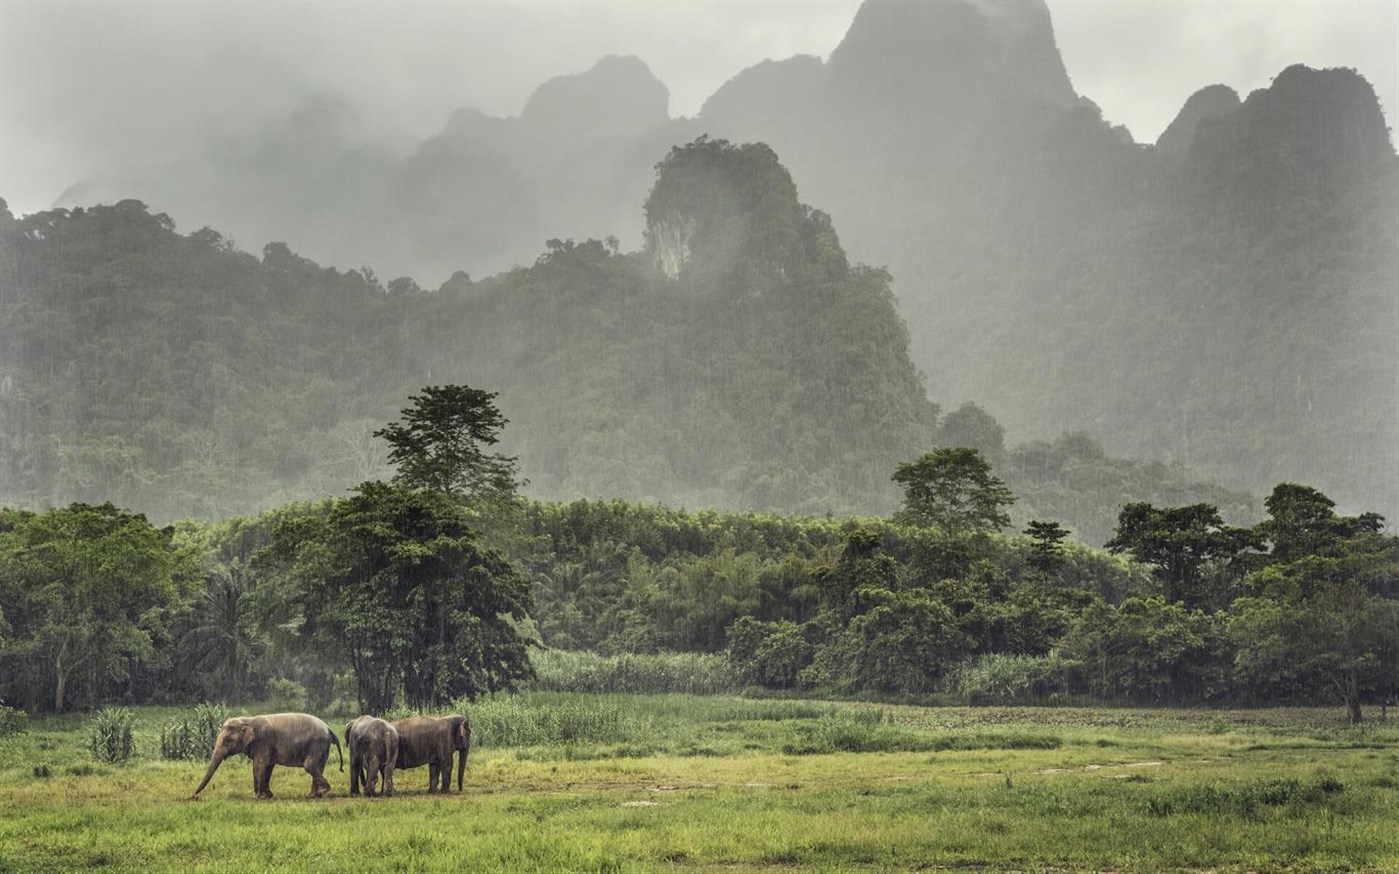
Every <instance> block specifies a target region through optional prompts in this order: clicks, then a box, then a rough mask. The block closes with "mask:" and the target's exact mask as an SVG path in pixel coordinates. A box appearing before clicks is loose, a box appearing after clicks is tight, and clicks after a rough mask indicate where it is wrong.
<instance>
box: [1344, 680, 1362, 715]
mask: <svg viewBox="0 0 1399 874" xmlns="http://www.w3.org/2000/svg"><path fill="white" fill-rule="evenodd" d="M1345 694H1346V717H1347V718H1348V719H1349V720H1350V724H1351V725H1359V724H1360V723H1361V720H1363V719H1364V715H1363V714H1362V713H1361V712H1360V678H1359V677H1358V676H1356V672H1355V670H1354V669H1352V670H1349V671H1346V693H1345Z"/></svg>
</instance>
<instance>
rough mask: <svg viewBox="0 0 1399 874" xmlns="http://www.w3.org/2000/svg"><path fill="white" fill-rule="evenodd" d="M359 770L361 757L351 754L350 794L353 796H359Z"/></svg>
mask: <svg viewBox="0 0 1399 874" xmlns="http://www.w3.org/2000/svg"><path fill="white" fill-rule="evenodd" d="M359 769H360V761H359V756H357V755H355V754H354V753H350V794H351V795H358V794H359Z"/></svg>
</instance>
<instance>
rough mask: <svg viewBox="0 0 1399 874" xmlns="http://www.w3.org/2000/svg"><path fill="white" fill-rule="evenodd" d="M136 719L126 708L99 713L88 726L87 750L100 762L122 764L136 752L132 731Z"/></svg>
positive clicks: (108, 709)
mask: <svg viewBox="0 0 1399 874" xmlns="http://www.w3.org/2000/svg"><path fill="white" fill-rule="evenodd" d="M135 724H136V717H135V715H134V714H133V713H132V712H131V710H129V709H128V708H126V707H107V708H104V709H102V710H99V711H97V715H96V716H94V717H93V718H92V720H91V721H90V722H89V723H88V726H87V748H88V752H90V753H91V754H92V757H93V758H94V759H96V760H97V761H99V762H109V763H111V764H120V763H122V762H125V761H127V760H128V759H130V758H131V756H132V755H133V754H134V753H135V752H136V741H135V738H134V737H133V735H132V729H133V728H134V726H135Z"/></svg>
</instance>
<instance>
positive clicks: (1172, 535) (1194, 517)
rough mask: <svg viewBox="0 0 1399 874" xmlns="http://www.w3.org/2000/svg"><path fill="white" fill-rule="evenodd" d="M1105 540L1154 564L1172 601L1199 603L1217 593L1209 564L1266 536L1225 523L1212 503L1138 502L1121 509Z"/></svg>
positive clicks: (1257, 545) (1110, 546)
mask: <svg viewBox="0 0 1399 874" xmlns="http://www.w3.org/2000/svg"><path fill="white" fill-rule="evenodd" d="M1105 545H1106V547H1107V550H1108V551H1109V552H1117V553H1122V552H1126V553H1129V554H1130V555H1131V556H1132V558H1134V559H1135V560H1137V561H1139V562H1143V563H1145V564H1151V565H1155V566H1156V568H1157V578H1158V580H1159V581H1160V582H1161V584H1162V589H1163V593H1164V594H1165V596H1166V599H1167V600H1168V601H1172V602H1177V601H1179V602H1182V603H1184V604H1185V605H1186V606H1188V607H1199V606H1204V605H1205V604H1206V603H1207V602H1209V601H1210V600H1211V594H1212V593H1209V592H1206V591H1204V586H1203V585H1202V584H1203V581H1204V579H1205V577H1204V569H1205V567H1206V565H1207V564H1209V563H1211V562H1225V563H1227V562H1229V561H1230V560H1232V559H1233V558H1235V557H1236V556H1238V555H1239V553H1241V552H1243V551H1244V550H1246V549H1260V548H1262V540H1261V538H1260V537H1259V536H1258V535H1257V534H1256V533H1255V532H1253V531H1251V530H1249V529H1247V528H1235V527H1231V526H1228V525H1225V524H1224V520H1223V519H1221V518H1220V516H1219V510H1218V509H1216V508H1215V507H1213V506H1211V505H1209V504H1191V505H1189V506H1186V507H1166V508H1164V509H1157V508H1156V507H1153V506H1152V505H1150V504H1147V503H1135V504H1127V505H1126V506H1124V507H1123V508H1122V512H1121V513H1119V514H1118V517H1117V532H1116V533H1115V534H1114V535H1113V538H1112V539H1111V540H1109V541H1108V542H1107V543H1106V544H1105ZM1225 603H1226V604H1227V599H1226V600H1225Z"/></svg>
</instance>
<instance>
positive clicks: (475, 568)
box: [0, 450, 1399, 719]
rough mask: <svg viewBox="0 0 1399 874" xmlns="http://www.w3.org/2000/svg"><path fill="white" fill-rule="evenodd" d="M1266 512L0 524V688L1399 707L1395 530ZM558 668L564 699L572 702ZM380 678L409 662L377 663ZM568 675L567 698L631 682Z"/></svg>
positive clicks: (349, 514)
mask: <svg viewBox="0 0 1399 874" xmlns="http://www.w3.org/2000/svg"><path fill="white" fill-rule="evenodd" d="M939 452H946V451H941V450H940V451H939ZM970 454H971V455H972V456H975V453H970ZM1267 506H1268V516H1267V518H1266V519H1265V520H1264V521H1263V522H1262V523H1260V524H1259V525H1257V526H1255V527H1252V528H1236V527H1232V526H1228V525H1225V524H1223V522H1222V521H1221V520H1220V518H1219V516H1218V514H1217V512H1215V511H1214V509H1213V508H1212V507H1209V506H1208V505H1194V506H1185V507H1173V508H1158V507H1153V506H1151V505H1146V504H1136V505H1130V506H1128V507H1125V508H1123V510H1122V512H1121V514H1120V521H1119V525H1118V527H1117V535H1116V537H1115V538H1114V540H1113V542H1112V544H1110V547H1111V550H1112V551H1111V552H1102V551H1097V550H1093V549H1089V548H1087V547H1084V546H1080V545H1076V544H1072V543H1069V542H1065V541H1064V539H1063V533H1064V532H1063V530H1062V529H1061V528H1059V527H1058V526H1055V525H1053V524H1049V523H1040V524H1037V525H1035V526H1032V527H1031V529H1030V532H1029V533H1028V534H1025V535H1010V536H1007V535H1003V534H1000V533H996V532H995V531H994V526H986V525H983V524H979V523H976V522H975V521H974V520H973V521H971V522H968V524H966V525H960V524H958V525H948V524H946V523H944V522H938V521H932V520H933V519H934V517H931V516H923V517H919V516H918V514H917V513H913V512H911V506H910V505H906V506H905V508H904V510H903V511H901V512H900V513H899V514H898V515H896V516H895V517H894V518H872V517H871V518H824V519H821V518H799V517H780V516H771V515H763V514H751V513H718V512H713V511H700V512H686V511H682V510H676V509H670V508H664V507H656V506H648V505H640V504H635V503H629V502H625V501H620V500H617V501H603V502H590V501H579V502H573V503H568V504H557V503H542V502H535V501H517V502H513V503H509V504H502V505H499V506H498V507H497V510H496V511H495V512H493V514H492V515H491V517H490V518H489V519H485V518H483V517H482V516H481V515H480V514H478V513H473V512H472V511H469V510H462V509H461V507H459V506H458V505H457V504H455V503H453V502H452V501H450V500H447V499H445V498H442V497H441V496H440V495H439V494H438V493H435V492H432V491H431V490H426V489H414V488H408V487H407V486H405V485H402V484H385V483H380V484H366V485H365V486H363V487H361V489H360V490H358V491H357V492H356V494H354V495H352V496H350V497H348V498H344V499H336V500H328V501H324V502H321V503H318V504H312V505H288V506H286V507H282V508H279V509H277V510H275V511H271V512H269V513H267V514H263V515H262V516H258V517H249V518H239V519H234V520H230V521H228V522H224V523H219V524H208V523H182V524H180V525H178V526H174V527H172V528H165V529H160V528H156V527H154V526H152V525H150V524H149V523H148V522H147V521H146V520H145V519H144V518H143V517H141V516H139V515H133V514H129V513H126V512H123V511H120V510H118V509H116V508H114V507H112V506H111V505H103V506H91V505H82V504H78V505H73V506H70V507H67V508H62V509H56V510H52V511H48V512H45V513H32V512H23V511H14V510H6V511H3V513H0V615H3V622H0V696H2V697H3V701H4V702H5V703H6V704H9V705H12V706H15V705H17V706H22V707H25V708H30V709H62V708H66V707H71V706H79V707H92V706H96V705H99V704H103V703H108V702H176V701H195V700H229V701H233V700H246V699H254V698H264V697H268V696H273V697H277V698H278V699H279V700H296V701H303V702H305V703H306V705H307V706H310V707H329V706H332V704H333V703H334V702H336V701H337V699H338V700H339V702H340V705H342V706H352V704H350V703H349V702H356V701H369V702H372V704H373V706H374V707H377V708H387V707H388V706H390V705H392V704H393V703H394V702H396V701H403V702H417V703H424V702H426V703H430V702H431V701H434V700H439V699H441V700H451V699H454V698H456V697H458V696H461V695H468V696H475V695H478V694H484V693H488V692H490V691H492V690H493V689H503V688H510V687H512V686H513V685H515V684H517V683H518V682H522V681H524V680H526V679H527V678H528V676H529V675H530V673H531V669H530V668H529V667H528V665H527V663H526V662H525V661H522V659H523V653H524V646H525V643H526V642H528V641H534V642H535V643H537V644H540V645H543V646H545V647H551V648H556V649H558V650H592V651H595V652H598V653H601V654H610V655H613V656H622V655H627V654H655V655H659V654H664V653H667V652H686V653H695V654H710V658H711V659H713V658H719V659H725V660H726V661H727V665H726V666H724V667H719V666H718V663H715V662H713V661H696V662H694V665H700V666H702V667H703V673H704V675H705V676H704V677H703V678H696V679H695V680H694V684H695V688H720V687H723V685H724V684H725V683H727V682H729V681H728V680H727V679H725V678H730V677H731V678H736V682H737V683H738V684H739V685H745V686H751V687H763V688H767V689H772V690H796V691H800V692H801V693H803V694H807V695H818V696H819V695H841V696H863V695H877V696H895V697H899V696H914V697H927V696H938V695H949V696H952V698H951V700H962V701H970V702H973V703H977V702H980V703H992V702H1002V703H1009V702H1026V703H1028V702H1038V703H1053V702H1064V701H1070V700H1077V699H1079V698H1090V697H1091V698H1092V699H1095V700H1099V701H1117V702H1137V703H1152V704H1183V703H1200V702H1223V701H1229V702H1231V703H1245V702H1247V703H1281V702H1287V703H1327V702H1342V701H1344V702H1345V703H1346V704H1347V705H1348V707H1349V708H1350V713H1351V715H1352V718H1355V719H1359V718H1360V714H1361V706H1362V704H1363V703H1364V702H1378V701H1381V700H1384V699H1387V698H1392V697H1393V696H1394V695H1395V694H1396V693H1399V688H1396V678H1399V538H1396V537H1394V536H1392V535H1388V534H1385V533H1383V532H1382V531H1381V530H1380V522H1379V520H1378V518H1377V517H1375V516H1373V515H1364V516H1358V517H1345V516H1339V515H1337V514H1336V513H1335V512H1334V509H1333V507H1332V506H1331V504H1330V502H1329V500H1327V499H1326V498H1325V496H1324V495H1322V494H1321V493H1319V492H1317V491H1315V490H1313V489H1310V488H1307V487H1304V486H1299V485H1295V484H1283V485H1281V486H1279V487H1278V488H1277V489H1276V490H1274V492H1273V494H1272V495H1271V496H1270V497H1269V499H1268V505H1267ZM1002 509H1003V507H1002ZM480 529H484V532H485V533H478V531H479V530H480ZM347 543H348V544H351V546H350V547H347V546H346V544H347ZM425 543H431V544H434V546H433V547H432V548H431V549H427V550H425V551H420V549H421V544H425ZM355 544H358V545H355ZM414 544H418V545H417V546H414ZM1114 553H1116V554H1114ZM424 569H433V570H431V572H427V571H425V570H424ZM447 592H456V593H457V595H456V596H454V597H457V598H458V599H459V600H458V601H456V602H451V601H450V599H449V598H445V595H444V593H447ZM453 604H455V606H453ZM434 605H437V606H434ZM434 611H438V612H434ZM512 613H513V615H514V618H509V614H512ZM434 617H437V618H434ZM449 618H451V620H452V621H453V622H456V623H458V627H456V628H455V630H454V631H453V632H452V635H449V636H448V637H443V636H441V635H440V634H439V633H438V631H437V628H438V626H439V624H440V623H442V622H444V621H446V620H447V619H449ZM434 635H437V636H434ZM491 653H497V654H499V653H505V656H504V659H505V660H504V661H501V660H500V658H501V657H499V656H498V655H495V656H493V655H491ZM492 659H495V660H494V661H493V660H492ZM512 659H513V660H514V661H511V660H512ZM561 664H562V665H564V666H565V667H567V665H568V664H570V662H569V661H568V660H565V661H564V662H559V661H558V660H557V659H556V660H554V661H552V662H550V663H549V665H550V678H551V679H550V682H551V684H552V685H551V687H560V685H561V684H565V683H566V681H564V680H561V679H560V678H559V675H560V671H561V670H564V669H563V668H561V667H560V665H561ZM376 665H377V666H378V667H377V668H376V667H375V666H376ZM393 665H398V668H399V669H403V668H407V670H406V671H402V670H401V671H400V672H399V673H395V672H394V671H393V670H387V671H385V670H382V669H385V668H386V667H392V666H393ZM573 665H574V666H573V667H568V668H567V670H568V671H574V672H577V673H578V674H579V680H578V682H580V683H583V684H584V685H587V684H588V683H592V684H593V685H597V684H599V683H603V684H606V683H619V682H623V681H622V680H618V679H616V678H615V676H614V678H613V679H611V680H603V679H593V680H587V679H586V677H587V676H595V675H596V674H597V672H598V671H599V670H602V668H601V667H599V665H597V664H595V663H594V662H593V661H590V660H588V659H582V660H574V662H573ZM626 665H631V667H627V666H626ZM626 665H623V666H622V668H621V669H623V670H632V671H637V670H640V671H643V672H645V671H652V672H654V671H662V672H666V671H670V672H674V671H675V670H676V668H675V667H674V665H671V664H668V663H667V662H666V660H665V659H661V660H660V661H657V662H655V663H654V664H653V663H643V662H636V663H626ZM648 665H649V667H648ZM658 665H659V667H657V666H658ZM618 669H619V668H618V667H617V666H616V665H614V666H612V667H611V668H608V670H609V671H612V672H613V674H614V675H615V671H616V670H618ZM680 670H688V669H687V668H681V669H680ZM376 671H377V672H376ZM716 678H717V679H716ZM648 682H649V681H648ZM657 682H662V684H663V685H665V684H675V683H679V684H680V685H679V686H677V688H682V687H684V686H685V684H686V683H687V682H689V681H688V680H675V679H673V678H672V679H666V680H663V681H657ZM375 683H378V684H379V685H377V686H376V685H374V684H375ZM716 683H717V684H719V685H718V686H715V684H716ZM414 684H417V685H414ZM288 690H290V691H288Z"/></svg>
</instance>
